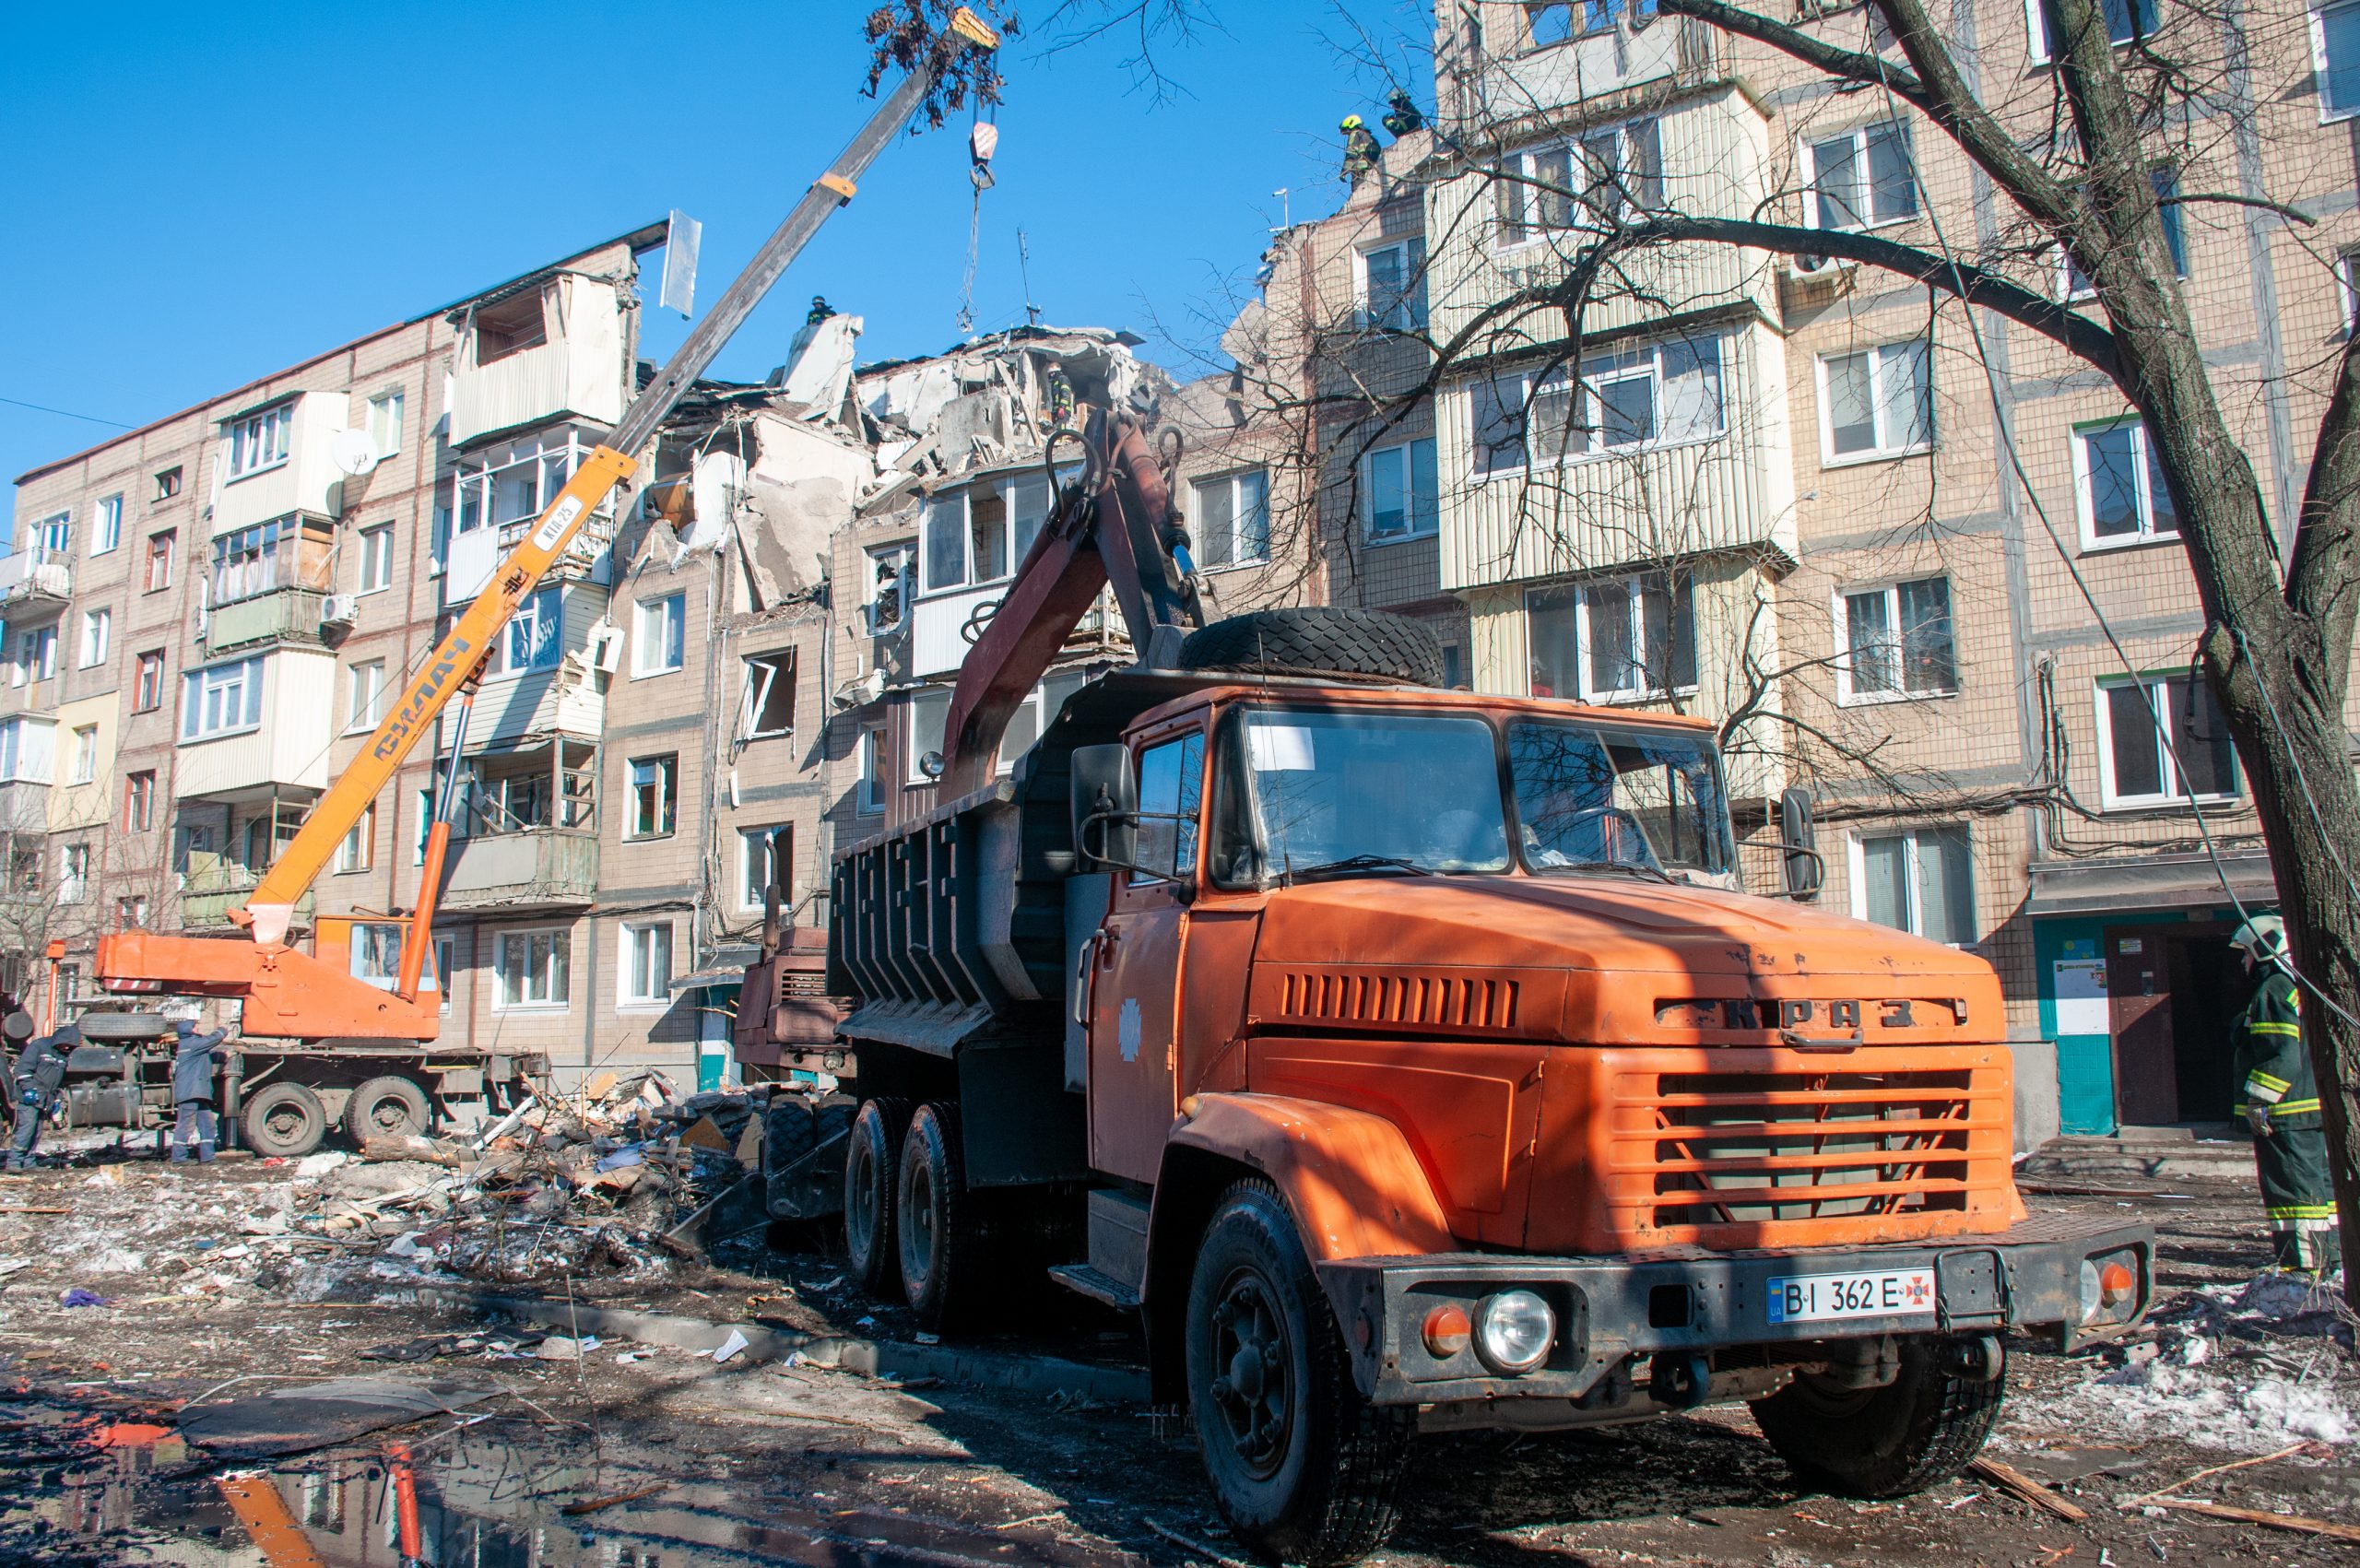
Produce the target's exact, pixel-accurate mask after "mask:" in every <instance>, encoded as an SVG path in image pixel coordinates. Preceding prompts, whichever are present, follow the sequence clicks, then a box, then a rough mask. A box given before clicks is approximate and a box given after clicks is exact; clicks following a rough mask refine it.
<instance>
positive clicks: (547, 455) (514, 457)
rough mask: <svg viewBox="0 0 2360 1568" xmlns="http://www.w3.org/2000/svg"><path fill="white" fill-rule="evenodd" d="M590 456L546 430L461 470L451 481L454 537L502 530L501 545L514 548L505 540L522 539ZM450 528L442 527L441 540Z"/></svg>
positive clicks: (568, 433)
mask: <svg viewBox="0 0 2360 1568" xmlns="http://www.w3.org/2000/svg"><path fill="white" fill-rule="evenodd" d="M588 454H589V448H587V447H585V446H584V445H583V444H582V443H581V442H580V441H579V440H577V439H576V438H575V436H574V433H573V432H572V430H549V431H545V432H543V433H541V434H538V435H530V436H522V437H519V438H518V439H517V440H515V441H513V442H508V443H507V444H506V445H504V446H499V447H495V448H493V449H492V450H491V451H490V452H488V453H486V454H484V455H483V457H482V459H481V460H480V461H478V462H476V463H472V464H467V465H465V466H461V468H460V469H459V471H458V473H457V475H456V476H455V477H454V485H455V491H454V494H455V499H456V501H457V502H458V507H457V513H456V518H455V525H456V528H457V531H458V532H459V533H462V534H472V533H474V532H475V531H476V530H477V529H478V528H483V527H493V528H499V529H501V530H503V534H502V537H501V543H502V544H513V543H514V542H515V539H514V538H513V537H511V536H509V535H511V534H513V535H518V536H521V535H522V533H523V531H524V527H525V524H527V523H529V522H531V521H532V520H533V519H534V518H537V517H538V516H539V515H540V514H541V509H542V508H543V507H544V506H547V505H548V504H549V502H550V501H554V500H555V499H557V492H558V491H560V490H561V489H564V488H565V482H566V480H568V479H570V478H572V477H573V470H574V469H575V468H577V467H579V466H581V463H582V459H583V458H584V457H585V456H587V455H588ZM602 513H603V509H602ZM449 526H450V525H448V524H445V525H443V533H444V537H445V538H447V537H448V534H449Z"/></svg>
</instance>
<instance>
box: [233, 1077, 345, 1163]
mask: <svg viewBox="0 0 2360 1568" xmlns="http://www.w3.org/2000/svg"><path fill="white" fill-rule="evenodd" d="M239 1126H241V1127H242V1128H243V1130H244V1133H245V1139H246V1147H247V1148H248V1149H253V1150H254V1152H255V1153H256V1154H259V1155H261V1156H263V1157H264V1158H266V1159H270V1158H277V1159H281V1160H293V1159H296V1158H299V1157H300V1156H302V1155H305V1154H309V1153H310V1152H312V1150H313V1149H317V1148H318V1147H319V1146H320V1139H322V1138H325V1137H326V1136H327V1133H328V1114H327V1112H326V1110H325V1109H324V1108H323V1107H322V1106H321V1104H320V1097H319V1096H318V1095H316V1094H314V1093H313V1092H312V1091H310V1090H308V1089H306V1088H304V1087H303V1086H302V1085H301V1084H300V1083H266V1084H264V1085H263V1086H262V1087H261V1088H260V1089H257V1090H255V1091H254V1093H252V1094H250V1095H248V1096H247V1097H246V1108H245V1112H244V1114H242V1116H241V1117H240V1118H239Z"/></svg>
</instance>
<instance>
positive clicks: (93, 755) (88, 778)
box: [66, 724, 99, 784]
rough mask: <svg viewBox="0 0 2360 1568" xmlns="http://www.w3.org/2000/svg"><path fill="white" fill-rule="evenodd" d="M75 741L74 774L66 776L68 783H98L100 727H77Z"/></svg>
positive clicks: (92, 725) (93, 725)
mask: <svg viewBox="0 0 2360 1568" xmlns="http://www.w3.org/2000/svg"><path fill="white" fill-rule="evenodd" d="M73 740H74V762H73V772H70V773H68V774H67V775H66V779H67V782H68V783H71V784H96V783H98V782H99V726H98V725H95V724H88V725H75V726H74V730H73Z"/></svg>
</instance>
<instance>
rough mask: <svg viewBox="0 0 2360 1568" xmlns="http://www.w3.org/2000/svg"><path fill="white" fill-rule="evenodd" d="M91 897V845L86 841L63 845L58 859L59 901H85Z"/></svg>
mask: <svg viewBox="0 0 2360 1568" xmlns="http://www.w3.org/2000/svg"><path fill="white" fill-rule="evenodd" d="M89 897H90V846H89V843H88V842H87V841H85V842H83V843H69V844H65V845H63V846H61V847H60V848H59V850H58V859H57V902H60V903H85V902H89Z"/></svg>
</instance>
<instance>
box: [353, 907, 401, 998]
mask: <svg viewBox="0 0 2360 1568" xmlns="http://www.w3.org/2000/svg"><path fill="white" fill-rule="evenodd" d="M402 936H403V929H402V927H401V926H399V925H395V924H394V923H393V922H392V921H382V920H371V921H355V922H354V923H353V926H352V954H351V963H352V978H354V979H355V980H358V981H360V983H361V984H364V985H374V986H376V987H377V988H378V989H379V990H381V991H390V990H392V989H393V988H394V987H395V985H397V984H400V983H401V973H402Z"/></svg>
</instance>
